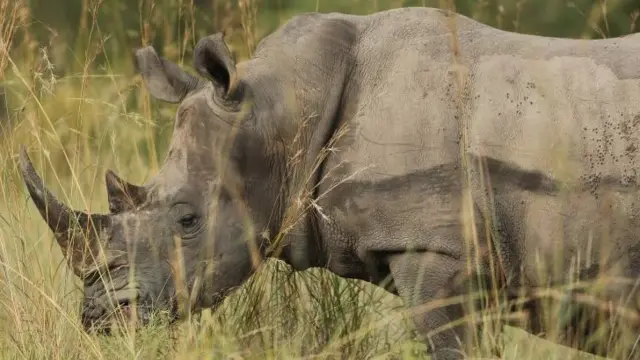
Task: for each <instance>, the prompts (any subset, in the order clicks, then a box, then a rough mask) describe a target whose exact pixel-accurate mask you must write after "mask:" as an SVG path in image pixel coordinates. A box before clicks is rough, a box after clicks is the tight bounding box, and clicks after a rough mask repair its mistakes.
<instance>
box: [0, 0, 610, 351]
mask: <svg viewBox="0 0 640 360" xmlns="http://www.w3.org/2000/svg"><path fill="white" fill-rule="evenodd" d="M354 1H355V0H354ZM220 3H222V5H221V6H218V7H216V9H227V11H229V9H231V6H232V5H234V6H237V7H236V8H237V9H239V12H238V13H237V16H230V18H229V19H224V18H222V19H221V15H220V14H215V15H214V16H213V17H214V18H217V19H218V23H220V24H224V25H223V27H225V28H226V30H227V34H230V36H231V38H232V39H234V42H233V47H234V51H235V52H236V53H237V54H238V56H240V57H246V56H248V55H250V54H251V51H252V49H253V47H254V46H255V45H256V43H257V41H258V40H259V38H260V36H262V35H264V32H266V30H264V28H263V29H262V30H260V29H261V27H260V26H259V24H257V19H258V16H257V14H258V12H259V11H260V10H259V4H257V3H256V1H255V0H238V2H237V3H235V4H232V3H233V2H232V1H225V2H220ZM522 3H523V1H514V2H513V4H515V6H522ZM138 4H139V7H138V11H139V14H140V28H139V29H138V39H139V43H138V44H137V46H141V45H147V44H151V43H154V41H155V39H156V38H158V37H162V38H163V42H162V43H161V44H160V45H161V47H162V52H163V54H164V55H165V56H167V57H168V58H170V59H172V60H174V61H177V62H179V63H181V64H183V65H185V66H189V62H190V61H189V51H190V49H191V48H192V47H193V45H194V44H195V41H197V37H198V34H199V33H202V31H203V30H201V29H199V28H198V24H197V23H196V10H195V8H194V2H193V1H188V0H175V1H165V2H155V1H139V2H138ZM518 4H520V5H518ZM218 5H220V4H218ZM402 5H403V4H402V2H394V3H391V4H390V5H389V6H396V7H397V6H402ZM425 5H426V4H425ZM104 6H106V5H105V2H101V1H89V0H85V1H83V2H82V17H81V21H80V29H79V30H78V32H79V35H78V40H77V41H76V42H75V43H74V44H65V45H63V46H66V47H67V49H68V48H71V49H72V52H73V58H74V59H75V61H74V62H72V63H71V64H67V63H65V62H62V63H60V62H58V64H56V62H55V60H54V59H52V57H54V54H55V53H56V51H59V50H58V49H59V46H61V45H60V44H59V43H56V36H55V33H53V32H52V37H51V42H50V43H48V44H46V43H45V44H43V43H41V42H39V41H37V40H36V36H35V35H33V34H32V33H31V30H32V26H33V19H32V18H31V12H32V9H30V8H29V7H28V6H27V2H26V0H0V16H1V18H0V20H1V22H0V41H1V42H0V45H1V46H0V79H1V80H2V83H3V86H5V87H7V88H9V89H10V91H8V94H9V97H10V100H11V104H12V107H11V109H10V110H11V111H10V114H11V116H12V117H11V118H10V119H6V120H5V122H4V123H3V126H4V127H5V128H6V129H7V131H5V132H3V138H2V140H1V141H0V147H1V150H0V171H1V174H2V177H1V178H0V354H1V355H0V356H1V357H2V358H3V359H5V358H6V359H19V358H28V359H42V358H46V359H70V358H81V359H94V358H95V359H103V358H104V359H111V358H143V359H146V358H158V357H163V358H165V357H166V358H178V359H186V358H229V357H233V358H257V359H263V358H274V359H283V358H299V357H305V358H307V357H322V358H356V359H360V358H389V357H400V358H423V357H424V353H423V351H424V346H423V345H422V344H421V343H419V342H417V341H416V340H415V334H414V332H413V325H412V324H411V323H410V322H409V321H408V319H407V318H406V316H405V315H406V313H407V310H406V309H404V308H403V307H402V306H401V305H402V302H401V301H400V300H399V299H398V298H395V297H393V296H391V295H389V294H387V293H385V292H384V291H382V290H381V289H379V288H377V287H374V286H372V285H369V284H366V283H363V282H359V281H355V280H349V281H347V280H344V279H339V278H338V277H336V276H334V275H331V274H329V273H327V272H326V271H323V270H319V269H315V270H310V271H305V272H302V273H292V272H291V271H290V270H291V269H290V268H289V267H288V266H287V265H285V264H283V263H282V262H279V261H275V260H273V261H269V262H268V263H267V264H266V266H265V268H263V269H261V271H260V272H258V273H257V274H256V275H255V276H254V277H252V278H251V279H250V280H249V281H248V282H247V283H246V284H245V285H244V286H243V287H242V288H241V289H240V290H239V291H237V292H236V293H234V294H232V295H231V296H230V297H229V298H228V299H227V300H226V301H225V302H224V304H223V305H222V307H221V308H220V309H219V310H218V311H216V312H215V313H210V312H205V313H203V314H202V315H201V316H197V317H194V318H193V319H191V321H189V322H185V323H181V324H179V325H177V326H176V327H172V328H166V327H164V326H162V325H158V326H150V327H148V328H145V329H143V330H142V331H138V332H132V331H125V332H124V333H123V334H120V335H117V336H114V337H110V338H103V337H98V336H94V335H89V334H86V333H84V332H83V330H82V329H81V328H80V325H79V321H78V310H79V300H80V296H79V295H80V293H79V286H81V284H80V283H79V282H78V280H77V279H76V278H75V277H74V276H73V274H72V272H71V271H70V269H68V268H67V267H66V265H65V263H64V262H63V261H62V257H61V254H60V251H59V249H58V247H57V245H56V244H55V241H54V240H53V239H52V234H51V233H50V231H49V229H48V228H47V226H46V225H45V224H44V222H43V221H42V220H41V218H40V215H39V214H38V213H37V211H36V209H35V208H34V206H33V204H32V202H31V201H30V200H28V198H27V196H26V194H25V189H24V186H23V183H22V179H21V178H20V176H19V174H18V172H17V166H16V165H17V164H16V163H17V162H16V154H17V148H18V146H19V145H20V144H24V145H26V146H27V147H28V148H29V150H30V153H31V154H32V155H31V156H32V159H33V160H34V162H35V164H36V166H37V168H38V169H39V170H40V172H41V174H42V175H43V178H44V180H45V182H46V183H47V184H48V185H49V186H50V188H51V190H52V191H53V192H54V193H55V194H57V195H58V196H59V197H60V199H61V200H63V201H65V202H67V203H68V204H70V205H72V206H73V207H75V208H78V209H88V210H90V211H93V212H99V211H105V210H106V204H107V201H106V194H105V191H104V182H103V174H104V173H105V171H106V169H108V168H111V169H115V170H116V171H117V172H118V173H119V174H121V175H123V177H124V178H126V179H127V180H129V181H131V182H134V183H142V182H143V181H144V180H146V179H147V178H149V177H150V176H152V175H153V174H154V173H155V172H156V171H157V170H158V168H159V166H160V161H161V160H162V158H163V156H164V153H165V150H166V145H167V142H168V138H169V137H170V134H171V130H172V118H173V114H174V111H175V106H172V105H166V104H159V103H157V102H154V101H152V100H151V99H150V97H149V95H148V94H147V93H146V91H145V89H144V88H143V87H141V86H140V81H139V79H138V78H137V77H132V76H131V73H132V72H131V71H132V67H131V63H130V58H128V57H127V56H125V55H123V52H121V50H122V49H121V46H120V45H118V44H117V43H116V44H114V41H113V40H112V39H111V38H110V36H111V35H110V33H109V31H106V30H105V24H103V23H101V22H100V21H99V13H100V11H102V10H101V9H102V7H104ZM363 6H365V5H363ZM366 6H372V7H371V8H368V7H367V10H363V12H364V11H374V10H379V8H377V6H378V5H377V2H375V3H374V4H373V5H371V3H368V4H367V5H366ZM441 6H442V7H451V6H452V4H451V3H450V2H442V4H441ZM482 6H483V2H482V1H481V2H478V3H477V8H476V9H477V11H478V12H479V13H480V12H481V11H482ZM316 8H321V2H320V1H317V4H316ZM597 9H600V10H597ZM603 9H604V8H603V7H602V6H594V10H593V11H591V13H590V14H589V15H588V16H587V17H586V18H588V19H589V21H587V22H586V23H596V22H597V20H598V19H599V17H600V16H605V15H606V10H603ZM321 10H323V11H327V10H326V9H321ZM176 14H177V15H176ZM174 15H175V16H177V17H178V18H179V21H178V24H179V26H177V27H178V28H177V29H176V28H175V27H173V26H172V25H167V24H169V22H163V19H166V18H168V17H170V16H174ZM292 15H293V13H291V12H283V14H279V15H278V16H279V19H278V21H279V22H283V21H286V19H287V18H288V17H290V16H292ZM499 21H500V20H499V19H498V22H499ZM163 24H164V25H163ZM171 24H174V23H173V22H171ZM515 26H516V27H517V23H516V24H515ZM207 32H212V29H209V30H207ZM603 34H605V33H604V32H603ZM14 39H19V41H20V44H19V45H18V46H15V44H14V46H11V44H12V41H13V40H14ZM154 45H156V46H157V44H156V43H154ZM9 49H12V51H11V52H9ZM96 64H99V65H96ZM60 66H63V67H64V71H63V73H64V74H63V75H60V72H61V71H60V70H59V67H60ZM33 154H35V155H33ZM476 230H482V229H476ZM500 315H501V314H500V313H499V312H498V313H497V314H496V313H491V312H487V313H480V314H478V315H477V316H479V317H481V318H486V319H489V318H494V317H495V316H500ZM498 333H499V331H498V330H497V329H488V330H487V331H486V333H485V334H483V335H484V336H483V339H478V341H479V342H480V345H484V346H481V348H482V347H484V352H486V351H488V349H489V348H490V345H492V343H493V342H495V341H496V340H495V339H496V338H497V336H496V335H497V334H498ZM506 344H507V347H506V351H505V353H504V358H507V359H543V358H544V359H561V358H566V357H568V356H573V355H575V354H576V353H575V352H573V351H571V350H569V349H566V348H561V347H559V346H556V345H554V344H552V343H550V342H548V341H545V340H540V339H537V338H533V337H531V336H528V335H525V334H523V333H522V332H520V331H516V330H513V329H508V330H507V332H506ZM481 350H482V349H481ZM580 356H581V357H582V358H588V357H589V356H585V355H580Z"/></svg>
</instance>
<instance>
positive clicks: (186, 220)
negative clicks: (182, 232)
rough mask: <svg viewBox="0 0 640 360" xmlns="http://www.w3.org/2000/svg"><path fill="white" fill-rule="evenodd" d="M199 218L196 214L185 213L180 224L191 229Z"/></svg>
mask: <svg viewBox="0 0 640 360" xmlns="http://www.w3.org/2000/svg"><path fill="white" fill-rule="evenodd" d="M196 220H197V217H196V215H195V214H188V215H184V216H183V217H181V218H180V220H179V222H180V225H181V226H182V227H183V228H185V229H189V228H191V227H192V226H193V225H195V223H196Z"/></svg>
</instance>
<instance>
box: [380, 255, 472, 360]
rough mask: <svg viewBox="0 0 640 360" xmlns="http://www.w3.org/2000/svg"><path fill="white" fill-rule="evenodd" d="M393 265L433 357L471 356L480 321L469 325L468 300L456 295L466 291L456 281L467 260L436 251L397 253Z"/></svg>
mask: <svg viewBox="0 0 640 360" xmlns="http://www.w3.org/2000/svg"><path fill="white" fill-rule="evenodd" d="M389 269H390V271H391V276H392V277H393V281H394V284H395V287H396V289H397V292H398V295H400V297H402V299H403V300H404V302H405V303H406V305H407V306H409V307H410V310H409V311H410V313H411V315H412V318H413V321H414V323H415V325H416V328H417V330H418V332H419V333H420V335H421V336H422V337H423V338H424V341H425V342H426V344H427V347H428V348H429V350H430V353H431V357H432V359H437V360H442V359H446V360H450V359H462V358H465V356H469V355H470V349H471V344H472V337H473V335H474V332H475V331H478V330H479V325H469V323H468V321H466V320H467V319H464V314H465V305H464V304H463V302H464V301H465V300H461V299H457V298H456V297H457V296H458V295H462V292H461V289H460V287H459V286H457V285H456V284H455V283H456V278H457V277H458V276H459V275H460V274H461V273H462V272H463V271H464V269H465V263H464V260H462V259H454V258H452V257H449V256H446V255H443V254H438V253H432V252H416V253H403V254H394V255H391V256H390V257H389ZM463 320H464V321H463Z"/></svg>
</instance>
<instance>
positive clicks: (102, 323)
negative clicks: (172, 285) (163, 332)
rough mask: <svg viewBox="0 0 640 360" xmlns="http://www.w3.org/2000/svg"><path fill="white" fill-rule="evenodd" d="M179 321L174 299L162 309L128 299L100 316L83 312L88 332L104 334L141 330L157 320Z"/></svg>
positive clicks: (172, 322) (83, 322)
mask: <svg viewBox="0 0 640 360" xmlns="http://www.w3.org/2000/svg"><path fill="white" fill-rule="evenodd" d="M177 321H178V312H177V303H176V302H174V301H172V302H171V303H170V306H169V309H167V310H164V311H163V310H161V309H158V308H156V307H154V306H152V305H151V304H149V303H146V302H143V303H135V302H133V301H131V300H128V299H123V300H120V301H118V304H117V306H116V307H115V309H112V310H111V311H109V312H106V311H105V312H104V313H103V314H102V315H100V316H91V315H90V314H88V312H86V311H85V312H84V313H83V314H82V326H83V328H84V330H85V331H86V332H87V333H92V334H96V335H102V336H110V335H114V334H115V333H116V331H119V330H120V329H124V328H129V329H131V328H134V329H135V330H141V329H143V328H145V327H148V326H149V325H150V324H152V323H155V322H161V323H165V324H167V325H173V324H174V323H175V322H177Z"/></svg>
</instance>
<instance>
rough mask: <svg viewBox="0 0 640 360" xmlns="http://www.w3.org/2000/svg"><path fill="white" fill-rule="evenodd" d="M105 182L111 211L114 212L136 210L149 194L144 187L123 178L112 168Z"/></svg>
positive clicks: (108, 171)
mask: <svg viewBox="0 0 640 360" xmlns="http://www.w3.org/2000/svg"><path fill="white" fill-rule="evenodd" d="M105 182H106V184H107V197H108V198H109V211H111V213H113V214H117V213H121V212H125V211H131V210H134V209H135V208H136V207H138V206H139V205H140V204H142V203H143V202H144V200H145V198H146V196H147V193H146V190H145V188H144V187H142V186H136V185H133V184H130V183H128V182H126V181H124V180H122V179H121V178H119V177H118V175H116V174H115V173H114V172H113V171H111V170H107V174H106V175H105Z"/></svg>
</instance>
